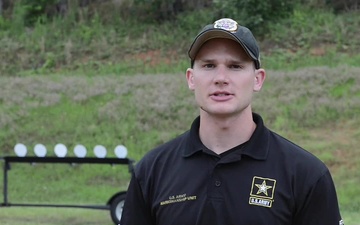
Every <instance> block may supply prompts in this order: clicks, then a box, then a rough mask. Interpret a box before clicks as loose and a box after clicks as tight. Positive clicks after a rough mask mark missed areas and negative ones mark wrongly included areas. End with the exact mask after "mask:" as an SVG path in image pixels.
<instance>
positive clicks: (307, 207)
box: [293, 171, 343, 225]
mask: <svg viewBox="0 0 360 225" xmlns="http://www.w3.org/2000/svg"><path fill="white" fill-rule="evenodd" d="M304 197H305V198H303V199H302V200H301V201H300V202H301V205H298V206H297V207H298V210H297V212H296V215H295V217H294V223H293V224H294V225H342V224H343V223H342V219H341V215H340V211H339V204H338V200H337V195H336V191H335V186H334V182H333V180H332V178H331V175H330V173H329V171H327V172H326V173H325V174H324V175H323V176H321V177H320V179H319V180H318V181H317V182H316V183H315V184H314V185H313V186H312V188H311V189H310V190H309V191H308V192H307V194H306V196H304Z"/></svg>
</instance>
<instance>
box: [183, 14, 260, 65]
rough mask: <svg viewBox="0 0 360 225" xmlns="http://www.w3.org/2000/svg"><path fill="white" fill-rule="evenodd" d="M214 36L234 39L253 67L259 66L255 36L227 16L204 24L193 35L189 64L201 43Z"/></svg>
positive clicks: (192, 61)
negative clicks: (197, 32) (251, 61)
mask: <svg viewBox="0 0 360 225" xmlns="http://www.w3.org/2000/svg"><path fill="white" fill-rule="evenodd" d="M214 38H227V39H231V40H234V41H236V42H237V43H239V44H240V45H241V47H242V48H243V49H244V50H245V52H246V53H247V55H248V56H249V57H250V58H251V59H252V60H253V61H254V64H255V68H256V69H259V68H260V66H261V65H260V51H259V46H258V44H257V42H256V39H255V37H254V36H253V34H252V33H251V31H250V30H249V29H248V28H246V27H244V26H240V25H239V24H238V23H237V22H236V21H234V20H232V19H229V18H223V19H219V20H217V21H215V22H214V23H213V24H209V25H206V26H205V27H204V28H203V29H202V30H201V31H200V33H199V34H198V35H197V36H196V37H195V39H194V41H193V43H192V45H191V47H190V49H189V52H188V54H189V57H190V59H191V66H193V63H194V61H195V58H196V55H197V53H198V51H199V50H200V48H201V47H202V46H203V44H204V43H205V42H207V41H209V40H211V39H214Z"/></svg>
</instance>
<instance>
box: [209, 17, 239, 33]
mask: <svg viewBox="0 0 360 225" xmlns="http://www.w3.org/2000/svg"><path fill="white" fill-rule="evenodd" d="M237 24H238V23H237V22H236V21H235V20H232V19H229V18H223V19H219V20H217V21H215V23H214V28H220V29H223V30H227V31H230V32H232V33H235V32H236V31H237V29H238V26H237Z"/></svg>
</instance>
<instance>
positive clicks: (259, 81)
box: [254, 68, 266, 92]
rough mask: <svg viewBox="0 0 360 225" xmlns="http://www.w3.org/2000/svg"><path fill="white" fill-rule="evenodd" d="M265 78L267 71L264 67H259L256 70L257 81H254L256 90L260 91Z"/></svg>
mask: <svg viewBox="0 0 360 225" xmlns="http://www.w3.org/2000/svg"><path fill="white" fill-rule="evenodd" d="M265 78H266V72H265V70H264V69H261V68H260V69H257V70H255V78H254V79H255V82H254V91H255V92H258V91H260V90H261V88H262V86H263V84H264V81H265Z"/></svg>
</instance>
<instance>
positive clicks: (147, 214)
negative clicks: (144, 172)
mask: <svg viewBox="0 0 360 225" xmlns="http://www.w3.org/2000/svg"><path fill="white" fill-rule="evenodd" d="M120 224H121V225H155V221H153V219H152V216H151V209H150V205H149V204H148V203H147V201H146V200H145V199H144V195H143V192H142V189H141V186H140V184H139V181H138V180H137V178H136V176H135V175H134V174H133V176H132V178H131V181H130V184H129V187H128V190H127V192H126V199H125V204H124V208H123V213H122V216H121V222H120Z"/></svg>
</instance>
